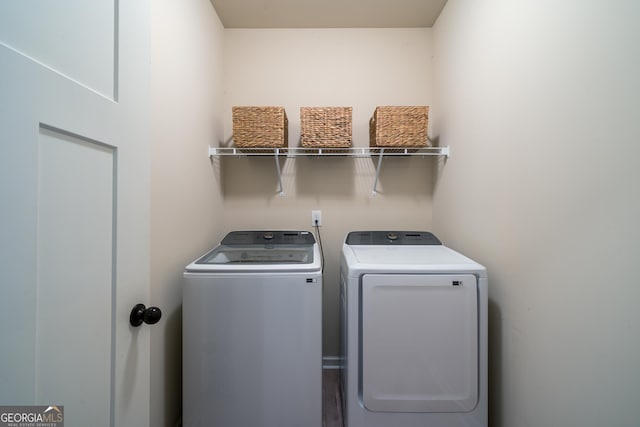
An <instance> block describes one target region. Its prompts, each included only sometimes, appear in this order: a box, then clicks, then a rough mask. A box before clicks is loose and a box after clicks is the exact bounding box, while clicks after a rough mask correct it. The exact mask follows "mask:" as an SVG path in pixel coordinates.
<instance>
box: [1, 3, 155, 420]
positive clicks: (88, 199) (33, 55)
mask: <svg viewBox="0 0 640 427" xmlns="http://www.w3.org/2000/svg"><path fill="white" fill-rule="evenodd" d="M149 15H150V13H149V4H148V1H145V0H135V1H119V0H92V1H86V0H56V1H44V0H41V1H23V0H3V1H2V2H0V292H1V293H0V342H1V345H0V405H63V406H64V415H65V426H66V427H76V426H77V427H86V426H92V427H100V426H105V427H106V426H148V423H149V421H148V420H149V414H148V412H149V326H147V325H143V326H142V327H138V328H133V327H131V326H130V325H129V313H130V311H131V309H132V307H133V306H134V305H135V304H136V303H145V304H148V303H149V301H148V294H149V289H148V288H149V285H148V275H149V272H148V269H149V267H148V253H149V250H148V227H149V225H148V208H149V188H148V187H149V165H148V163H149V157H150V156H149V153H148V150H149V141H148V112H149V105H148V102H149V89H148V81H149V74H150V71H149V52H150V47H149V22H148V21H149V19H150V17H149Z"/></svg>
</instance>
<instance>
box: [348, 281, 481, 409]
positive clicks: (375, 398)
mask: <svg viewBox="0 0 640 427" xmlns="http://www.w3.org/2000/svg"><path fill="white" fill-rule="evenodd" d="M477 295H478V291H477V280H476V277H475V276H473V275H470V274H459V275H411V274H405V275H403V274H365V275H363V277H362V288H361V302H362V305H361V310H362V311H361V322H362V323H361V334H362V335H361V338H362V341H361V343H362V345H361V347H360V362H361V364H360V366H361V368H360V387H361V389H360V395H361V398H362V400H363V402H362V403H363V405H364V407H365V408H366V409H368V410H370V411H376V412H468V411H471V410H473V409H474V407H475V406H476V404H477V402H478V303H477Z"/></svg>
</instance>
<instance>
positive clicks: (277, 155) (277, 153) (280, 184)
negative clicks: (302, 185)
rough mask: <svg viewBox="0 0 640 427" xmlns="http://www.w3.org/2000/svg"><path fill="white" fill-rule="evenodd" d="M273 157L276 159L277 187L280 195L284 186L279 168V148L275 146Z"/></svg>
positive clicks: (282, 193)
mask: <svg viewBox="0 0 640 427" xmlns="http://www.w3.org/2000/svg"><path fill="white" fill-rule="evenodd" d="M274 154H275V155H274V156H273V158H274V159H275V160H276V171H277V172H278V188H279V190H278V191H279V192H280V196H284V186H283V185H282V171H281V170H280V149H279V148H276V150H275V153H274Z"/></svg>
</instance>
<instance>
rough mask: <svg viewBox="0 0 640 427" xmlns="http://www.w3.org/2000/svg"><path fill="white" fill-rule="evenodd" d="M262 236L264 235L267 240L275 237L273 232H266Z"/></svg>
mask: <svg viewBox="0 0 640 427" xmlns="http://www.w3.org/2000/svg"><path fill="white" fill-rule="evenodd" d="M262 237H263V238H264V239H265V240H271V239H273V233H264V234H263V235H262Z"/></svg>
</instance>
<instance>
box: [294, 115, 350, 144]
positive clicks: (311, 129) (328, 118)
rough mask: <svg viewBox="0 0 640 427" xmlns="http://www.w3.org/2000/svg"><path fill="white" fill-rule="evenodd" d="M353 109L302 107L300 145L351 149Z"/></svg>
mask: <svg viewBox="0 0 640 427" xmlns="http://www.w3.org/2000/svg"><path fill="white" fill-rule="evenodd" d="M351 112H352V108H351V107H300V145H301V146H302V147H311V148H344V147H351V128H352V122H351Z"/></svg>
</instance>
